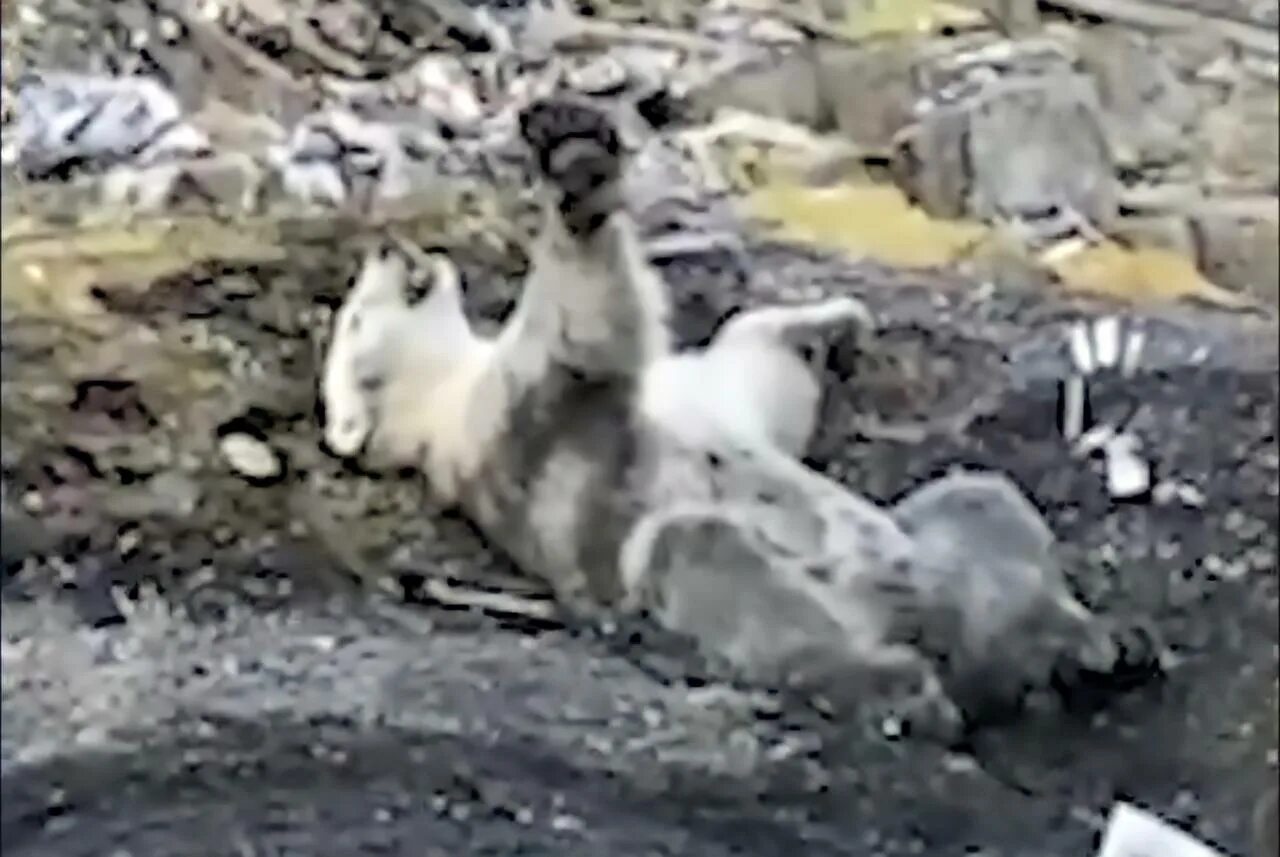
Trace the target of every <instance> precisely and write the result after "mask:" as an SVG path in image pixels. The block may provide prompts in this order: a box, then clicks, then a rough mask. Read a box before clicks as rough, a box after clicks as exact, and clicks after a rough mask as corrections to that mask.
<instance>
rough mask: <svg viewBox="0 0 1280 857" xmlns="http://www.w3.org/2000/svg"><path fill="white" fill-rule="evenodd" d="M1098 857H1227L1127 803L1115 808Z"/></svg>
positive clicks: (1119, 804)
mask: <svg viewBox="0 0 1280 857" xmlns="http://www.w3.org/2000/svg"><path fill="white" fill-rule="evenodd" d="M1097 857H1225V855H1224V854H1222V852H1220V851H1217V850H1215V849H1213V848H1210V847H1209V846H1208V845H1205V844H1204V843H1203V842H1201V841H1200V840H1198V839H1196V838H1195V837H1194V836H1192V835H1191V834H1189V833H1186V832H1184V831H1182V830H1179V829H1178V828H1176V827H1174V826H1173V825H1172V824H1169V823H1168V822H1166V821H1162V820H1161V819H1159V818H1158V817H1156V816H1155V815H1152V814H1151V813H1149V812H1146V811H1145V810H1141V809H1138V808H1137V807H1136V806H1133V805H1131V804H1127V803H1117V804H1116V805H1115V806H1114V807H1112V809H1111V817H1110V818H1109V819H1108V820H1107V829H1106V832H1105V833H1103V836H1102V847H1101V848H1099V849H1098V855H1097Z"/></svg>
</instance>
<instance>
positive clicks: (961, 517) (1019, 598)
mask: <svg viewBox="0 0 1280 857" xmlns="http://www.w3.org/2000/svg"><path fill="white" fill-rule="evenodd" d="M893 511H894V516H895V517H896V518H897V520H898V521H899V523H900V524H901V525H902V527H903V529H904V530H906V531H907V533H908V534H909V535H910V536H911V538H912V539H913V540H914V541H915V543H916V545H917V549H918V550H919V551H920V558H921V560H922V565H923V567H924V568H926V569H927V570H928V571H927V576H926V580H927V585H928V586H929V588H930V589H931V590H932V591H933V599H934V600H935V601H936V602H937V603H938V604H939V605H940V606H941V607H942V608H943V610H944V612H951V613H954V614H958V616H959V622H960V628H959V639H958V640H957V641H955V642H956V644H957V645H958V646H959V648H960V651H958V652H956V653H955V654H956V655H958V656H959V658H958V660H964V661H968V662H980V661H1000V662H1002V663H1004V662H1006V661H1007V662H1008V664H1009V665H1010V668H1011V669H1015V670H1016V671H1017V672H1019V673H1022V674H1024V675H1026V676H1027V677H1029V678H1032V679H1034V680H1036V681H1039V680H1042V679H1046V678H1047V677H1048V675H1049V673H1050V672H1051V671H1052V669H1053V665H1054V663H1055V662H1057V661H1059V660H1060V659H1061V658H1064V657H1065V658H1068V659H1070V660H1073V661H1075V662H1076V663H1079V664H1081V665H1082V666H1085V667H1087V668H1089V669H1094V670H1099V671H1107V670H1109V669H1110V668H1111V667H1112V665H1113V663H1114V661H1115V659H1116V647H1115V643H1114V641H1113V639H1112V636H1111V630H1110V627H1109V625H1108V623H1107V622H1106V621H1104V620H1103V619H1102V618H1101V617H1099V616H1097V615H1095V614H1094V613H1093V612H1092V611H1090V610H1089V609H1088V608H1087V607H1085V606H1084V605H1083V604H1082V603H1080V601H1079V600H1078V599H1077V598H1076V597H1075V596H1074V595H1072V594H1071V592H1070V590H1069V589H1068V588H1067V584H1066V581H1065V580H1064V577H1063V574H1062V568H1061V564H1060V560H1059V557H1058V555H1057V550H1056V545H1055V542H1054V538H1053V533H1052V532H1051V531H1050V530H1049V527H1048V525H1047V524H1046V523H1045V521H1044V519H1043V518H1042V517H1041V515H1040V513H1039V512H1038V511H1037V510H1036V509H1035V507H1034V506H1032V505H1031V503H1030V502H1029V501H1028V500H1027V498H1026V497H1025V496H1024V495H1023V494H1022V493H1021V491H1019V490H1018V488H1017V486H1015V485H1014V483H1013V482H1012V481H1011V480H1009V479H1008V478H1006V477H1004V476H1001V475H998V474H988V473H957V474H952V475H950V476H946V477H943V478H941V479H938V480H936V481H934V482H932V483H929V484H928V485H925V486H924V487H922V488H920V489H918V490H917V491H915V492H913V493H912V494H910V495H908V496H907V497H905V498H904V499H903V500H902V501H901V502H899V503H898V504H897V506H896V507H895V508H894V510H893Z"/></svg>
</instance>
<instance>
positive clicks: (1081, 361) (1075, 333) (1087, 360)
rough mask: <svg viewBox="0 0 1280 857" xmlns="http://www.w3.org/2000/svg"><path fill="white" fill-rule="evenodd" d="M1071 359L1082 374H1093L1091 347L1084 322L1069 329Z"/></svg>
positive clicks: (1087, 327) (1087, 328) (1087, 329)
mask: <svg viewBox="0 0 1280 857" xmlns="http://www.w3.org/2000/svg"><path fill="white" fill-rule="evenodd" d="M1071 357H1072V359H1073V360H1074V361H1075V364H1076V367H1077V368H1078V369H1079V370H1080V371H1081V372H1082V373H1084V374H1085V375H1089V374H1092V373H1093V370H1094V362H1093V345H1092V344H1091V343H1090V342H1089V326H1088V325H1087V324H1085V323H1084V322H1079V323H1077V324H1075V325H1072V327H1071Z"/></svg>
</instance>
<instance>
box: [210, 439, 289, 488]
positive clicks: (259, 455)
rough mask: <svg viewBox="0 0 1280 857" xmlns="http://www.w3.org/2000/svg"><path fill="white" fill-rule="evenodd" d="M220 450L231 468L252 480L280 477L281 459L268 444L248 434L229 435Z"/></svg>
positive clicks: (221, 443) (219, 444) (220, 443)
mask: <svg viewBox="0 0 1280 857" xmlns="http://www.w3.org/2000/svg"><path fill="white" fill-rule="evenodd" d="M218 448H219V449H220V450H221V451H222V455H223V457H224V458H226V459H227V463H228V464H230V465H231V468H232V469H233V470H235V471H236V472H237V473H239V474H240V475H241V476H247V477H249V478H250V479H272V478H274V477H277V476H279V475H280V472H281V462H280V457H279V456H278V455H277V454H276V452H275V450H273V449H272V448H271V447H270V446H269V445H268V444H266V443H265V442H263V441H261V440H258V439H257V438H255V437H251V436H249V435H247V434H229V435H227V436H226V437H224V438H222V440H221V441H219V443H218Z"/></svg>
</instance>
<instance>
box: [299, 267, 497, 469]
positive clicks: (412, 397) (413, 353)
mask: <svg viewBox="0 0 1280 857" xmlns="http://www.w3.org/2000/svg"><path fill="white" fill-rule="evenodd" d="M426 260H427V262H428V263H429V264H428V265H427V266H426V268H427V270H426V271H424V272H423V273H424V274H425V275H426V277H428V278H429V280H430V282H429V283H427V286H428V288H427V290H426V291H427V293H426V296H425V297H423V298H422V299H420V300H418V301H417V302H416V303H410V300H409V295H408V294H407V293H406V292H407V288H408V286H409V282H410V265H409V260H408V259H407V258H406V257H405V255H404V254H402V253H401V252H399V251H398V250H396V249H394V248H392V247H391V246H389V245H383V246H381V247H379V248H377V249H375V250H373V251H371V252H370V253H369V254H368V255H367V256H366V257H365V260H364V263H363V266H362V267H361V270H360V274H359V276H358V277H357V278H356V282H355V284H354V286H352V289H351V292H350V294H348V296H347V298H346V300H345V301H344V302H343V304H342V306H341V307H340V308H339V310H338V312H337V314H336V316H335V318H334V324H333V336H332V339H331V340H330V343H329V349H328V352H327V354H326V356H325V361H324V373H323V377H322V379H321V391H320V393H321V397H322V400H323V402H324V413H325V425H324V440H325V444H326V445H327V446H328V447H329V449H330V450H332V451H333V452H334V453H335V454H337V455H340V456H343V457H356V456H358V455H360V454H361V453H362V452H366V451H367V452H370V453H372V454H373V455H374V457H375V458H376V459H378V460H379V462H380V463H385V464H387V465H390V466H408V465H412V464H416V463H418V462H416V461H415V460H414V458H415V452H416V450H415V449H413V448H412V447H411V446H410V447H409V448H406V447H405V444H404V443H403V442H399V443H394V444H393V443H387V442H385V441H386V440H387V439H388V438H391V437H398V438H401V439H403V438H404V437H405V435H406V432H405V431H404V428H403V427H401V426H398V425H397V421H405V420H407V421H410V422H412V421H413V420H415V419H416V418H417V416H418V412H419V409H421V408H426V407H430V403H428V401H427V399H428V398H429V397H430V394H431V392H432V389H433V388H435V387H437V386H438V385H439V384H440V383H441V382H442V381H445V380H447V379H448V378H449V377H451V375H452V374H453V373H454V372H455V371H456V369H457V366H458V365H459V362H460V361H461V360H463V359H465V357H466V355H467V354H468V350H469V348H470V347H471V346H473V345H474V344H475V342H476V338H475V335H474V334H473V333H472V330H471V327H470V325H469V324H468V322H467V319H466V315H465V314H464V311H463V306H462V292H461V283H460V280H459V277H458V271H457V269H456V268H455V267H454V266H453V264H452V263H451V262H450V261H449V260H448V258H447V257H445V256H443V255H437V254H433V255H429V256H427V257H426Z"/></svg>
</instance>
